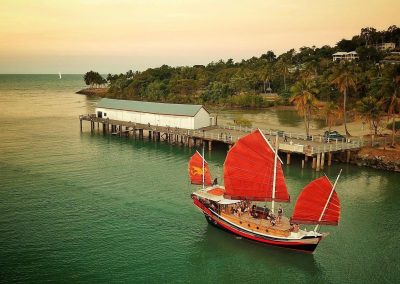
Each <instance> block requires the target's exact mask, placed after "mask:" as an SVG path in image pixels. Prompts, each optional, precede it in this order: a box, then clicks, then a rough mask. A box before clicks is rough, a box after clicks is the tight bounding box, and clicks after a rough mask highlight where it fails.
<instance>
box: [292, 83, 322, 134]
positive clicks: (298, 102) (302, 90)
mask: <svg viewBox="0 0 400 284" xmlns="http://www.w3.org/2000/svg"><path fill="white" fill-rule="evenodd" d="M315 86H316V84H315V81H314V80H311V79H302V80H300V81H297V82H296V83H295V84H294V85H293V86H292V87H291V89H290V91H291V93H292V96H291V97H290V99H289V102H290V103H293V104H294V105H295V106H296V109H297V111H298V113H299V114H300V115H301V116H302V117H303V118H304V126H305V129H306V135H307V136H309V135H310V121H311V115H312V112H313V110H314V109H316V102H317V99H316V98H315V95H316V94H317V92H318V90H317V88H316V87H315Z"/></svg>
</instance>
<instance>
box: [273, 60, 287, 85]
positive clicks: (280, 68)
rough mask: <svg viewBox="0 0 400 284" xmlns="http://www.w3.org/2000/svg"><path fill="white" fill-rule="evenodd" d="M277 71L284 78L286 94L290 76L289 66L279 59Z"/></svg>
mask: <svg viewBox="0 0 400 284" xmlns="http://www.w3.org/2000/svg"><path fill="white" fill-rule="evenodd" d="M276 67H277V70H278V72H279V73H281V75H282V76H283V84H284V86H285V92H286V90H287V86H286V77H287V76H288V75H289V64H288V63H287V62H286V61H284V60H283V59H279V61H278V63H277V64H276Z"/></svg>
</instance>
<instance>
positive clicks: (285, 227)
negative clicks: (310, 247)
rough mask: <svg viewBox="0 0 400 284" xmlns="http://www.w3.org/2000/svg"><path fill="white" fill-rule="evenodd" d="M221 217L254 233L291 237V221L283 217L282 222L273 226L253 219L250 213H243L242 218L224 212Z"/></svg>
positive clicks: (265, 221) (267, 222)
mask: <svg viewBox="0 0 400 284" xmlns="http://www.w3.org/2000/svg"><path fill="white" fill-rule="evenodd" d="M221 216H222V217H223V218H225V219H227V220H229V221H230V222H232V223H234V224H236V225H237V226H240V227H244V228H247V229H249V230H251V231H254V232H258V233H263V234H269V235H275V236H279V237H288V236H289V235H290V224H289V219H288V218H286V217H282V219H281V222H280V223H276V225H275V226H273V225H272V224H271V222H270V221H269V220H266V219H261V218H260V219H256V218H253V217H252V216H251V215H250V214H249V213H248V212H245V213H243V214H242V215H241V216H240V217H237V216H235V215H233V214H227V213H224V212H222V213H221Z"/></svg>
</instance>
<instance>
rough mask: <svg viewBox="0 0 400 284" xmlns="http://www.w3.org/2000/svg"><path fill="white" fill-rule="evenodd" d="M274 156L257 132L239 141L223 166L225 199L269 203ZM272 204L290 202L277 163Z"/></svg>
mask: <svg viewBox="0 0 400 284" xmlns="http://www.w3.org/2000/svg"><path fill="white" fill-rule="evenodd" d="M274 157H275V152H274V150H273V149H272V148H271V146H270V145H269V144H268V143H267V141H266V140H265V138H264V136H263V134H262V133H261V132H260V130H256V131H254V132H252V133H251V134H249V135H247V136H245V137H243V138H241V139H239V141H238V142H237V143H236V144H235V145H234V146H233V147H232V148H231V150H230V151H229V152H228V155H227V157H226V160H225V164H224V181H225V195H224V197H225V198H230V199H241V200H254V201H272V188H273V178H274V177H273V175H274ZM274 200H275V201H279V202H290V196H289V194H288V191H287V186H286V182H285V178H284V176H283V170H282V166H281V163H280V162H279V161H278V163H277V168H276V187H275V199H274Z"/></svg>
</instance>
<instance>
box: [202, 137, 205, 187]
mask: <svg viewBox="0 0 400 284" xmlns="http://www.w3.org/2000/svg"><path fill="white" fill-rule="evenodd" d="M202 158H203V189H204V180H205V174H204V141H203V157H202Z"/></svg>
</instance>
